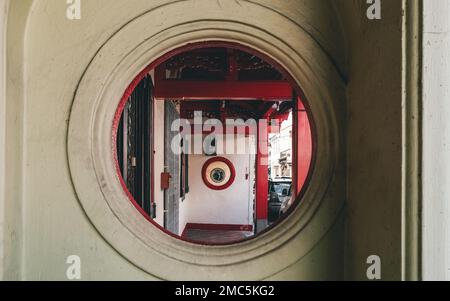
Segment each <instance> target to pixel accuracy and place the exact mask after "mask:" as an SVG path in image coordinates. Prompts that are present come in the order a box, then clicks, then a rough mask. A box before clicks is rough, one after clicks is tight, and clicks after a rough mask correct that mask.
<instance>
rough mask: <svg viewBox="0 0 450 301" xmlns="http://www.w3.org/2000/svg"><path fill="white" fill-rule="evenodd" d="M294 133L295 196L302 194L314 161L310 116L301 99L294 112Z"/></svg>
mask: <svg viewBox="0 0 450 301" xmlns="http://www.w3.org/2000/svg"><path fill="white" fill-rule="evenodd" d="M293 117H294V131H293V139H292V142H293V159H294V161H293V163H294V179H296V180H295V186H294V195H297V194H298V193H300V191H301V189H302V187H303V185H304V184H305V182H306V178H307V177H308V172H309V168H310V166H311V160H312V135H311V125H310V122H309V118H308V114H307V113H306V110H305V107H304V105H303V102H302V100H301V98H300V97H298V98H297V104H296V106H295V110H294V116H293Z"/></svg>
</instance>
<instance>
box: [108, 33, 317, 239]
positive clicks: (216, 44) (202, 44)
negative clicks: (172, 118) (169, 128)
mask: <svg viewBox="0 0 450 301" xmlns="http://www.w3.org/2000/svg"><path fill="white" fill-rule="evenodd" d="M220 47H224V48H229V49H235V50H240V51H245V52H247V53H250V54H253V55H255V56H258V57H259V58H261V59H263V60H265V61H266V62H267V63H269V64H270V65H271V66H272V67H274V68H276V69H277V71H278V72H280V73H281V74H282V75H283V76H285V78H286V79H287V81H288V82H289V84H290V85H291V86H292V88H293V89H294V91H295V92H296V93H299V95H303V90H302V89H301V87H300V85H299V84H298V83H297V81H296V80H295V79H294V78H293V77H292V75H291V74H290V73H289V71H287V70H286V69H285V68H284V67H283V66H281V65H280V64H279V63H278V62H276V61H275V60H274V59H273V58H271V57H269V56H268V55H266V54H264V53H262V52H260V51H259V50H257V49H255V48H253V47H251V46H247V45H244V44H241V43H239V42H231V41H221V40H210V41H197V42H190V43H187V44H185V45H182V46H179V47H177V48H175V49H173V50H170V51H167V52H166V53H163V54H162V55H160V56H159V57H158V58H157V59H155V60H154V61H152V62H151V63H150V64H148V65H147V66H146V67H145V68H144V69H143V70H142V71H141V72H140V73H139V74H138V75H137V76H136V77H135V78H134V79H133V80H132V81H131V83H130V84H129V85H128V87H127V89H126V90H125V92H124V93H123V96H122V98H121V100H120V103H119V105H118V106H117V109H116V112H115V115H114V121H113V125H112V133H111V138H112V147H113V158H114V162H113V163H114V165H115V169H116V173H117V176H118V178H119V181H120V184H121V186H122V189H123V190H124V192H125V193H126V195H127V198H128V200H129V201H130V202H131V203H132V204H133V206H134V207H135V208H136V210H137V211H138V212H139V213H140V214H141V215H142V216H143V217H144V218H145V219H146V220H147V221H148V222H150V223H151V224H152V225H153V226H155V227H156V228H158V229H159V230H160V231H162V232H163V233H164V234H167V235H169V236H170V237H173V238H175V239H177V240H180V241H184V242H188V243H192V244H196V245H203V246H219V247H220V246H232V245H239V244H241V243H246V242H249V241H252V240H255V239H257V238H259V237H261V236H263V235H264V234H266V233H268V232H271V231H272V230H274V229H275V228H278V227H279V226H280V225H281V224H282V223H283V222H284V221H285V220H287V219H289V217H290V216H291V214H292V212H294V211H295V210H296V209H297V208H298V207H300V205H301V203H302V201H301V200H302V199H303V196H304V194H305V191H306V190H307V188H308V186H309V184H310V181H311V177H312V173H313V171H314V168H315V158H316V143H315V141H316V136H315V130H314V129H315V126H314V119H313V118H312V114H311V111H310V109H309V106H308V100H307V99H306V97H305V98H303V99H302V101H303V105H304V107H305V109H306V113H307V114H308V120H309V123H310V129H311V139H312V152H311V161H310V166H309V170H308V175H307V177H306V180H305V183H304V184H303V186H302V187H301V189H300V191H299V192H298V193H297V196H296V198H295V201H294V202H293V203H292V205H291V206H290V207H289V209H288V210H287V211H286V212H285V213H284V214H282V215H281V216H280V217H279V218H278V220H277V221H276V222H274V223H272V224H270V225H268V226H267V227H266V228H265V229H263V230H261V231H260V232H258V233H255V234H254V235H252V236H249V237H246V238H245V239H240V240H237V241H229V242H226V243H221V242H215V243H210V242H207V241H197V240H192V239H189V238H186V237H182V236H181V235H177V234H175V233H173V232H171V231H169V230H167V229H166V228H164V227H163V226H161V225H159V224H158V223H157V222H155V220H154V219H153V218H152V217H151V216H149V214H148V213H147V212H145V210H144V209H143V208H142V207H141V206H140V205H139V204H138V202H137V201H136V200H135V199H134V197H133V195H132V194H131V193H130V191H129V190H128V188H127V185H126V183H125V181H124V179H123V176H122V174H121V171H120V165H119V160H118V156H117V130H118V128H119V123H120V118H121V115H122V113H123V111H124V109H125V106H126V104H127V102H128V99H129V97H130V96H131V94H132V93H133V91H134V89H135V88H136V87H137V86H138V84H139V83H140V82H141V81H142V80H143V79H144V77H145V76H147V75H148V74H149V72H150V71H151V70H153V69H154V68H156V67H157V66H158V65H159V64H161V63H163V62H165V61H167V60H168V59H170V58H172V57H174V56H176V55H179V54H182V53H184V52H186V51H190V50H196V49H203V48H220ZM250 101H252V100H250ZM214 159H216V157H214V158H211V159H209V160H214ZM224 159H225V160H227V159H226V158H224ZM209 160H208V161H209ZM228 162H229V163H230V165H229V164H227V162H224V163H226V164H227V165H228V166H229V167H231V168H230V170H232V173H231V176H232V179H230V181H228V183H227V184H225V185H224V187H223V188H222V186H214V185H211V184H209V183H208V182H207V180H206V178H205V175H204V174H205V173H204V170H203V169H204V168H205V165H204V166H203V167H202V180H203V182H204V184H205V185H207V186H208V187H209V188H211V189H213V190H218V191H219V190H224V189H227V188H229V187H230V186H231V185H232V184H233V182H234V180H235V176H236V171H235V168H234V166H233V164H232V163H231V162H230V161H229V160H228ZM231 180H232V181H231ZM293 181H294V180H293Z"/></svg>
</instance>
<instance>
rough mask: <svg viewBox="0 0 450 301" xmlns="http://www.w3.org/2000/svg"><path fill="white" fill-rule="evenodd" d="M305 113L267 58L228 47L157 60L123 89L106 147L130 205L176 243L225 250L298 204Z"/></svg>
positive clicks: (306, 147)
mask: <svg viewBox="0 0 450 301" xmlns="http://www.w3.org/2000/svg"><path fill="white" fill-rule="evenodd" d="M309 116H310V114H309V112H308V106H307V103H306V102H305V99H304V97H303V94H302V91H301V89H300V87H299V86H298V85H297V84H296V83H295V81H294V80H293V79H292V77H291V76H290V74H289V73H288V72H287V71H286V70H284V69H283V68H282V67H280V66H279V65H278V64H277V63H276V62H274V61H273V60H272V59H271V58H269V57H267V56H265V55H263V54H261V53H259V52H258V51H256V50H254V49H251V48H249V47H246V46H242V45H239V44H234V43H227V42H207V43H195V44H189V45H187V46H184V47H181V48H178V49H176V50H174V51H171V52H170V53H167V54H164V55H163V56H161V57H160V58H158V59H157V60H155V61H154V62H152V63H150V64H149V65H148V66H147V67H146V68H145V69H144V70H143V71H142V72H141V73H140V74H139V75H138V76H137V77H136V78H135V79H134V80H133V81H132V82H131V83H130V85H129V87H128V88H127V90H126V91H125V93H124V95H123V97H122V100H121V102H120V104H119V106H118V108H117V110H116V113H115V118H114V123H113V132H112V140H113V141H112V144H113V149H114V152H115V153H114V158H115V166H116V170H117V173H118V176H119V179H120V182H121V184H122V187H123V189H124V191H125V193H126V195H127V196H128V199H129V201H131V202H132V204H133V205H134V206H135V208H136V209H137V210H138V211H139V212H140V213H141V214H142V215H143V216H144V217H145V218H146V219H147V220H148V221H149V222H150V223H151V224H153V225H154V226H156V227H157V228H159V229H160V230H162V231H164V232H165V233H167V234H169V235H171V236H173V237H176V238H179V239H181V240H184V241H188V242H192V243H196V244H202V245H228V244H235V243H239V242H243V241H247V240H249V239H252V238H255V237H256V236H258V235H260V234H261V233H265V232H267V231H270V230H271V229H273V228H274V227H277V225H278V224H279V223H280V222H281V221H282V220H283V219H285V218H287V217H288V216H289V214H290V213H291V212H292V211H293V210H294V208H295V207H296V206H297V205H298V204H299V203H301V200H302V193H303V191H304V190H305V188H306V186H307V185H308V181H309V175H310V172H311V169H312V165H313V164H312V162H313V140H314V139H313V135H312V130H311V129H312V122H311V121H310V117H309Z"/></svg>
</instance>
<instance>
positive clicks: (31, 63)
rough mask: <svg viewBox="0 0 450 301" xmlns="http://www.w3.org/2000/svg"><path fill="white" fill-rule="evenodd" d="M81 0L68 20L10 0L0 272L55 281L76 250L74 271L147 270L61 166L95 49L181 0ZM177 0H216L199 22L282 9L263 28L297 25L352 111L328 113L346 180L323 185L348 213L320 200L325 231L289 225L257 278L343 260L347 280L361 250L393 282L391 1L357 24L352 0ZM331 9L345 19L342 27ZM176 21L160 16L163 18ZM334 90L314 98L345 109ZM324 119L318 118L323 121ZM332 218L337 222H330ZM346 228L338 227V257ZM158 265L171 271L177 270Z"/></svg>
mask: <svg viewBox="0 0 450 301" xmlns="http://www.w3.org/2000/svg"><path fill="white" fill-rule="evenodd" d="M82 2H83V6H82V7H83V8H82V9H83V12H82V20H78V21H69V20H67V19H66V17H65V10H66V5H65V3H64V1H50V0H40V1H31V0H24V1H11V2H10V10H9V14H8V29H7V30H8V32H7V49H8V50H9V51H8V60H7V90H6V95H7V97H6V100H7V101H6V112H7V117H6V137H5V139H6V140H7V143H6V145H7V146H8V148H7V149H6V161H5V162H6V164H7V166H6V168H5V169H6V170H7V171H8V177H7V178H6V179H5V180H6V183H5V193H4V195H5V197H4V200H3V202H2V204H3V206H4V208H5V212H7V214H6V215H5V216H4V219H5V221H4V224H3V227H2V229H1V230H2V233H3V235H4V238H5V240H4V245H3V248H2V249H3V250H4V257H3V262H4V271H3V273H4V276H3V277H4V278H6V279H30V280H31V279H37V280H55V279H58V280H60V279H62V280H63V279H65V269H66V264H65V260H66V258H67V256H69V255H73V254H75V255H79V256H80V257H81V259H82V264H83V274H82V275H83V279H84V280H94V279H105V280H108V279H128V280H133V279H136V280H138V279H142V280H151V279H156V277H155V276H152V275H150V274H149V273H147V272H144V270H143V269H140V268H138V267H137V265H136V264H135V263H132V262H131V261H129V260H128V259H126V258H125V257H123V256H122V255H121V253H120V252H119V251H117V250H116V249H115V248H114V247H113V246H112V245H111V244H110V243H108V242H107V241H106V240H105V239H103V238H102V236H101V235H100V233H99V232H98V231H97V229H96V227H94V225H93V224H92V223H91V221H90V219H89V218H88V217H87V216H86V212H85V210H84V209H83V207H82V206H80V200H79V198H78V196H77V193H76V191H75V189H74V185H73V182H72V178H71V173H70V169H69V165H68V158H67V131H68V122H69V116H70V111H71V106H72V103H73V100H74V95H75V91H76V90H77V87H78V84H79V80H80V78H81V77H82V76H83V74H84V72H85V70H86V67H87V66H88V65H89V63H90V62H91V60H92V59H93V58H94V56H95V55H96V53H97V51H98V49H99V48H100V47H101V46H102V45H103V44H104V43H106V41H107V40H108V39H109V38H110V37H111V36H112V35H113V34H114V33H116V32H117V31H119V30H120V29H122V28H123V27H124V26H125V25H126V24H127V23H128V22H129V21H130V19H132V18H135V17H138V16H140V15H142V14H143V12H146V11H148V10H150V9H151V8H154V7H156V6H158V5H159V4H167V3H169V2H177V1H167V0H166V1H163V0H152V1H148V0H133V1H130V0H126V1H125V0H117V1H107V0H83V1H82ZM186 3H189V4H191V5H192V6H191V7H192V10H195V11H198V10H199V9H200V8H201V7H208V8H210V9H212V10H211V11H210V13H209V14H208V15H209V18H219V17H220V15H221V12H222V11H225V10H226V11H227V12H229V11H233V12H234V15H235V16H239V15H240V14H242V12H246V13H247V14H248V13H252V12H253V10H250V9H248V6H249V5H250V4H252V3H253V4H254V3H256V4H258V5H259V6H262V7H269V8H271V12H272V13H273V15H271V16H272V17H270V18H265V19H264V21H265V22H266V23H267V22H271V21H272V20H277V22H281V21H280V19H278V17H279V16H280V15H283V16H286V17H287V18H288V19H289V20H290V21H289V22H290V23H283V24H282V25H283V26H281V27H280V24H277V23H275V24H272V25H273V29H274V31H279V30H280V28H285V29H286V30H293V32H294V29H293V28H294V27H295V26H296V28H298V27H301V28H302V29H303V30H304V31H305V32H306V33H307V34H306V35H305V36H308V37H309V38H305V36H303V35H302V36H299V37H298V39H300V38H301V39H304V40H302V41H303V43H302V44H301V45H302V47H304V49H300V50H299V49H296V50H299V51H302V53H303V54H306V53H307V54H308V55H307V57H308V58H311V59H314V60H315V61H316V62H314V64H313V65H314V66H316V67H317V69H316V70H314V71H315V72H317V74H320V76H319V78H320V79H321V80H324V81H325V80H328V84H329V86H333V89H334V90H333V93H335V95H341V94H342V89H341V84H340V83H337V82H333V81H335V80H336V78H337V77H336V75H335V74H336V73H338V74H339V75H340V77H341V79H344V80H347V79H348V93H347V96H348V101H349V103H348V115H347V117H345V114H342V116H339V117H337V119H336V120H334V122H335V124H336V125H339V126H341V125H343V124H344V123H347V139H346V140H347V147H348V155H347V169H346V168H345V167H344V168H342V167H341V166H338V169H337V170H336V173H337V174H339V175H340V177H339V179H337V178H333V179H334V180H333V181H340V180H341V179H344V181H342V182H339V183H344V184H340V185H334V186H332V187H334V188H333V191H332V192H331V193H330V194H328V195H329V199H330V198H331V196H332V195H339V196H340V198H341V201H344V198H345V196H343V195H345V194H346V192H345V191H346V190H347V189H348V193H347V198H348V205H347V206H348V208H347V212H348V214H347V213H346V211H345V210H343V209H342V207H329V209H321V210H320V211H319V214H317V215H316V216H315V217H314V218H313V219H312V220H311V224H314V225H319V224H332V227H330V228H328V227H327V229H324V230H326V231H324V232H321V231H317V232H316V230H314V229H318V227H314V228H311V227H309V228H305V230H304V231H302V232H299V233H297V234H296V235H297V236H295V237H294V238H295V239H294V240H293V241H291V242H290V243H289V244H287V243H286V244H284V245H282V246H281V247H280V248H278V249H277V251H276V253H274V254H271V255H270V256H269V257H268V261H267V265H265V266H261V267H259V268H260V274H261V275H264V276H261V277H264V278H269V279H280V280H288V279H291V280H292V279H304V280H306V279H342V278H343V276H344V269H345V270H346V271H347V273H346V274H347V276H346V277H347V278H348V279H364V276H365V269H366V267H367V266H366V263H365V261H366V258H367V256H369V255H372V254H377V255H380V256H381V258H382V261H383V279H385V280H388V279H399V278H400V270H401V252H400V249H401V212H400V211H401V203H400V202H401V195H400V194H401V192H400V186H401V106H400V104H401V65H400V64H401V1H384V2H383V19H382V20H381V21H369V20H367V19H366V18H365V8H366V6H365V1H356V0H352V1H348V0H340V1H339V2H336V3H337V4H336V6H334V5H330V3H329V2H327V1H316V0H283V1H273V0H270V1H269V0H261V1H244V0H242V1H235V2H233V3H234V4H233V3H231V2H225V1H217V2H215V4H212V2H211V1H209V2H208V3H206V2H205V1H202V0H198V1H196V0H188V1H187V2H186ZM333 3H334V2H333ZM199 7H200V8H199ZM252 8H253V7H252ZM186 11H187V10H185V12H184V13H186ZM339 15H340V16H341V18H342V19H343V20H344V22H343V24H342V25H341V22H340V21H339V17H338V16H339ZM178 17H179V16H177V15H175V16H173V15H172V16H165V15H164V14H162V15H161V20H168V19H167V18H170V19H176V18H178ZM253 21H254V22H259V21H260V20H258V19H253ZM245 22H252V21H251V20H250V21H249V20H245ZM283 22H284V21H283ZM286 22H287V21H286ZM286 24H289V25H286ZM293 24H295V25H293ZM242 26H244V25H242ZM261 26H263V25H261ZM340 29H342V32H341V30H340ZM295 32H296V31H295ZM344 32H345V34H344ZM285 34H286V33H285ZM293 40H295V39H293ZM292 43H294V42H292ZM317 49H321V51H317ZM284 51H285V53H288V54H289V55H290V54H293V53H294V52H295V51H294V50H292V49H290V50H287V49H286V48H284ZM322 51H323V53H324V54H325V55H323V54H322ZM313 54H314V55H313ZM324 57H327V59H328V61H327V60H326V59H324ZM309 62H310V63H311V61H309ZM330 62H331V63H330ZM298 63H299V64H300V65H302V63H301V62H298ZM316 63H317V64H316ZM347 63H348V65H347ZM295 64H296V63H295V62H289V66H288V67H292V68H293V66H294V65H295ZM319 66H320V67H319ZM330 66H334V68H332V67H330ZM303 67H305V66H303ZM308 74H309V73H308ZM307 78H308V76H303V77H302V80H303V84H304V85H305V86H307V87H313V86H314V84H312V83H311V82H313V80H311V79H307ZM306 92H307V96H308V95H309V96H312V97H314V98H315V97H316V96H317V93H316V91H312V90H308V91H306ZM326 95H327V96H329V94H326ZM341 100H342V98H339V99H336V100H333V102H331V101H330V99H323V101H329V104H330V107H336V108H339V110H340V112H343V113H345V112H346V111H347V110H346V106H345V103H344V102H341ZM315 105H318V103H315ZM0 112H1V111H0ZM322 121H323V120H317V122H319V125H321V124H320V123H321V122H322ZM0 137H1V136H0ZM339 137H340V136H339ZM333 141H335V140H333ZM339 141H340V140H339ZM339 141H338V142H337V143H338V144H339ZM337 148H339V149H340V151H339V153H338V156H339V155H340V154H342V153H343V151H344V150H343V149H342V148H341V145H340V144H339V145H337ZM0 162H1V161H0ZM80 164H81V163H80ZM347 176H348V184H347V187H345V186H346V185H345V178H346V177H347ZM332 183H338V182H332ZM329 199H327V200H329ZM0 200H1V199H0ZM327 208H328V207H327ZM98 215H101V213H100V212H99V213H98ZM336 216H340V218H338V219H337V220H335V217H336ZM287 223H289V221H287ZM344 225H346V228H347V236H346V242H347V243H346V249H345V252H346V254H345V264H344V259H343V256H344V248H343V246H344V231H343V229H344ZM281 227H283V225H282V226H281ZM319 233H325V234H324V235H322V234H320V235H319ZM318 235H319V236H318ZM300 236H301V237H300ZM317 240H318V241H319V243H318V244H315V243H311V250H310V252H307V255H305V256H303V257H301V258H299V259H298V260H297V261H295V262H291V263H290V264H288V265H286V261H285V259H286V258H291V257H292V255H293V254H295V253H298V252H300V250H303V249H302V248H306V246H305V244H304V243H301V242H304V241H310V242H313V241H317ZM135 243H136V245H138V244H139V243H138V242H135ZM255 243H258V242H255ZM248 247H249V246H248V245H247V246H244V248H248ZM302 252H303V251H302ZM302 254H303V253H302ZM305 254H306V253H305ZM225 259H226V258H225ZM225 259H224V258H222V259H221V260H225ZM276 267H279V269H278V271H277V272H276V273H275V274H273V273H272V272H270V271H273V270H276ZM251 270H252V267H251V266H248V267H245V265H241V266H240V271H241V272H240V273H237V272H236V271H235V270H233V268H232V267H226V268H225V267H224V268H223V269H222V271H221V273H220V277H222V278H233V277H234V278H236V277H238V278H245V277H246V275H252V274H249V272H248V271H251ZM203 271H204V273H202V274H201V275H203V276H202V277H203V278H206V279H216V278H217V277H218V273H217V270H215V269H212V268H207V267H205V268H204V270H203ZM166 273H167V274H170V273H173V274H179V271H176V270H168V271H166ZM268 273H272V274H271V275H270V276H269V275H268ZM185 275H188V273H186V274H185ZM179 277H181V276H179ZM183 277H184V276H183ZM248 277H250V276H248ZM255 278H256V277H255Z"/></svg>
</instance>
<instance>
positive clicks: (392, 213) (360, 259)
mask: <svg viewBox="0 0 450 301" xmlns="http://www.w3.org/2000/svg"><path fill="white" fill-rule="evenodd" d="M339 3H340V4H338V5H337V7H338V9H339V10H340V11H341V13H342V14H343V18H342V19H343V21H344V23H345V29H346V32H347V40H348V43H349V49H350V51H349V76H348V116H347V146H348V149H347V160H348V200H347V208H348V219H347V245H346V260H347V261H346V263H347V266H346V268H347V278H348V279H360V280H364V279H367V278H366V269H367V265H366V260H367V258H368V256H370V255H378V256H380V258H381V260H382V278H383V279H384V280H399V279H401V240H402V236H401V229H402V225H401V209H402V207H401V187H402V181H401V172H402V107H401V104H402V1H400V0H394V1H382V19H381V20H369V19H368V18H367V17H366V10H367V8H368V5H367V4H366V1H358V0H352V1H349V0H341V1H339Z"/></svg>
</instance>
